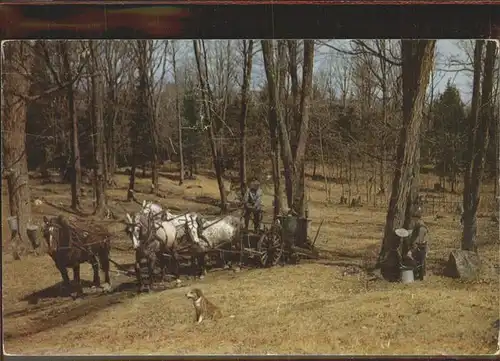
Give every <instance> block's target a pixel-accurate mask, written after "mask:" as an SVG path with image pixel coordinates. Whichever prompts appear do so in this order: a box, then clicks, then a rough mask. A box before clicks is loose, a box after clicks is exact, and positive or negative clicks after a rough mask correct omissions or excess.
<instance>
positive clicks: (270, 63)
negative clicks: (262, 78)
mask: <svg viewBox="0 0 500 361" xmlns="http://www.w3.org/2000/svg"><path fill="white" fill-rule="evenodd" d="M261 44H262V55H263V58H264V68H265V72H266V78H267V87H268V93H269V108H270V110H269V117H270V120H269V122H270V123H271V122H274V121H276V125H277V127H278V129H277V132H278V138H279V144H280V145H281V159H282V161H283V168H284V171H285V191H286V198H287V203H288V208H291V207H292V202H293V157H292V151H291V148H290V141H289V138H288V130H287V128H286V124H285V122H284V120H283V119H282V118H283V115H282V114H281V104H280V96H279V95H280V93H279V91H280V90H281V89H282V88H283V87H282V86H280V85H283V84H282V79H283V78H284V76H282V74H283V73H282V72H281V69H282V67H283V63H284V55H285V52H284V49H285V45H286V44H285V43H284V41H283V40H281V41H280V43H279V49H278V50H279V51H278V61H277V62H275V59H274V48H273V43H272V41H271V40H262V41H261ZM280 73H281V74H280ZM277 75H280V76H279V79H277ZM270 126H271V127H272V126H273V125H271V124H270ZM278 174H279V170H278Z"/></svg>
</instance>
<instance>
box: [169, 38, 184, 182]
mask: <svg viewBox="0 0 500 361" xmlns="http://www.w3.org/2000/svg"><path fill="white" fill-rule="evenodd" d="M175 44H176V42H175V41H172V42H171V46H172V67H173V70H172V71H173V73H174V83H175V115H176V117H177V132H178V135H179V163H180V169H179V185H182V184H183V183H184V146H183V144H182V116H181V106H180V89H179V87H180V84H179V81H178V76H177V62H176V55H177V52H178V49H177V47H176V45H175Z"/></svg>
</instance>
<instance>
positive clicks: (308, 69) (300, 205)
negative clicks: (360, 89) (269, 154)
mask: <svg viewBox="0 0 500 361" xmlns="http://www.w3.org/2000/svg"><path fill="white" fill-rule="evenodd" d="M313 67H314V41H313V40H304V63H303V67H302V92H301V97H300V124H299V125H298V126H297V129H298V140H297V149H296V152H295V158H294V163H295V164H294V165H295V172H296V173H295V175H294V176H295V179H294V183H295V189H294V200H293V205H292V209H293V210H294V211H295V212H296V213H297V214H299V215H300V216H301V217H303V216H304V215H305V199H304V188H305V169H304V163H305V153H306V146H307V139H308V136H309V113H310V103H311V95H312V79H313Z"/></svg>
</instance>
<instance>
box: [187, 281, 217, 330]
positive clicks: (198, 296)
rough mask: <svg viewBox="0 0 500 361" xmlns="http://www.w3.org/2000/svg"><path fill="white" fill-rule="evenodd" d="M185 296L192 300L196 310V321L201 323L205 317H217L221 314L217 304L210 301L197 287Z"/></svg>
mask: <svg viewBox="0 0 500 361" xmlns="http://www.w3.org/2000/svg"><path fill="white" fill-rule="evenodd" d="M186 297H187V298H189V299H191V300H193V306H194V309H195V311H196V322H198V323H201V321H203V320H204V319H205V318H211V319H217V318H219V317H221V316H222V313H221V311H220V310H219V308H218V307H217V306H215V305H214V304H213V303H211V302H210V301H209V300H207V298H206V297H205V295H204V294H203V292H202V291H201V290H200V289H199V288H193V289H192V290H190V291H189V292H188V293H186Z"/></svg>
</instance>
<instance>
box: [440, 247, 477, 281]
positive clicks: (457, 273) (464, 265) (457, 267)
mask: <svg viewBox="0 0 500 361" xmlns="http://www.w3.org/2000/svg"><path fill="white" fill-rule="evenodd" d="M480 269H481V261H480V259H479V255H478V254H477V253H475V252H472V251H463V250H454V251H451V253H450V256H449V258H448V262H447V264H446V269H445V275H446V276H448V277H452V278H461V279H466V280H470V279H475V278H477V277H478V276H479V271H480Z"/></svg>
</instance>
